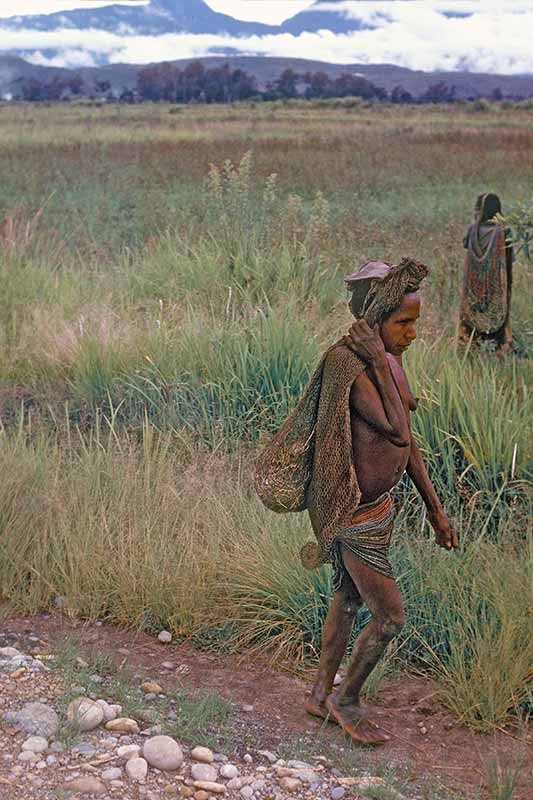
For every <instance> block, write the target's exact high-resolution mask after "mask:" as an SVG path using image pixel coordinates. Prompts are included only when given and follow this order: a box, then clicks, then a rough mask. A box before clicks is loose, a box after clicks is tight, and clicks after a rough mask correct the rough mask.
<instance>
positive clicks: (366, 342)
mask: <svg viewBox="0 0 533 800" xmlns="http://www.w3.org/2000/svg"><path fill="white" fill-rule="evenodd" d="M343 342H344V344H345V345H346V347H348V348H349V349H350V350H351V351H352V353H355V355H356V356H359V358H361V359H363V361H366V363H367V364H370V365H377V364H380V363H384V362H385V359H386V354H385V346H384V344H383V340H382V338H381V336H380V335H379V325H374V327H373V328H371V327H370V325H369V324H368V322H367V321H366V320H365V319H358V320H356V321H355V322H354V323H353V324H352V326H351V328H350V330H349V332H348V334H347V335H346V336H343Z"/></svg>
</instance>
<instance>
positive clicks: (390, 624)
mask: <svg viewBox="0 0 533 800" xmlns="http://www.w3.org/2000/svg"><path fill="white" fill-rule="evenodd" d="M378 624H379V632H380V635H381V638H382V639H383V640H384V641H386V642H390V641H392V639H394V638H395V637H396V636H398V635H399V634H400V633H401V632H402V628H403V626H404V625H405V612H404V610H403V608H398V609H395V610H394V611H390V612H389V613H388V614H385V615H384V616H383V617H382V618H381V619H380V620H379V621H378Z"/></svg>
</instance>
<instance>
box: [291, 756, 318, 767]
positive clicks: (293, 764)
mask: <svg viewBox="0 0 533 800" xmlns="http://www.w3.org/2000/svg"><path fill="white" fill-rule="evenodd" d="M287 766H288V767H289V769H313V766H312V764H308V763H307V761H298V760H297V759H295V758H292V759H291V760H290V761H287Z"/></svg>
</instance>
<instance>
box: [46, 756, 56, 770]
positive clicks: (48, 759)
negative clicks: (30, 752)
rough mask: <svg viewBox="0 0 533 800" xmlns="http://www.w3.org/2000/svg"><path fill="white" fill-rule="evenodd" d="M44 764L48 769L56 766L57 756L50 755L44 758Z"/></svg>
mask: <svg viewBox="0 0 533 800" xmlns="http://www.w3.org/2000/svg"><path fill="white" fill-rule="evenodd" d="M46 763H47V764H48V766H49V767H54V766H55V765H56V764H57V756H54V755H50V756H46Z"/></svg>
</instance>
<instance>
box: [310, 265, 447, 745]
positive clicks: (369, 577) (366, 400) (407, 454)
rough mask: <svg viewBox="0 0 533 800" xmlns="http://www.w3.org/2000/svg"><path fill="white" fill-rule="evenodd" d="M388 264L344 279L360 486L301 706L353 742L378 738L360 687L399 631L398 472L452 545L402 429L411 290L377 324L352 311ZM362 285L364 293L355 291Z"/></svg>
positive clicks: (339, 543)
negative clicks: (363, 610) (344, 667)
mask: <svg viewBox="0 0 533 800" xmlns="http://www.w3.org/2000/svg"><path fill="white" fill-rule="evenodd" d="M390 269H391V267H390V265H388V264H384V263H383V262H369V263H368V264H366V265H364V266H363V268H362V269H361V270H360V271H359V272H358V273H354V275H351V276H349V277H348V278H347V279H346V282H347V285H348V288H349V289H352V291H353V295H352V301H351V310H352V313H353V314H354V316H355V317H356V321H355V322H354V323H353V325H352V327H351V329H350V333H349V335H348V336H346V337H344V340H343V341H344V345H345V346H346V345H347V346H348V347H349V348H350V350H352V352H353V353H355V355H356V356H358V357H359V358H360V359H361V360H362V361H363V362H364V363H365V364H366V365H367V368H366V369H365V370H364V371H362V372H361V373H360V374H359V375H358V377H357V378H356V379H355V381H354V382H353V385H352V386H351V390H350V396H349V407H350V419H351V438H352V442H351V445H352V448H351V449H352V458H353V465H354V467H355V473H356V475H357V481H358V484H359V489H360V493H361V499H360V504H359V505H358V507H357V509H356V510H355V512H354V516H353V519H352V520H351V527H349V528H348V529H347V533H346V535H340V536H337V537H336V539H335V542H334V543H333V552H334V558H333V563H334V567H335V579H334V589H335V591H334V595H333V600H332V603H331V606H330V609H329V613H328V616H327V619H326V622H325V625H324V629H323V633H322V652H321V657H320V663H319V668H318V674H317V677H316V681H315V683H314V686H313V688H312V690H311V692H310V694H309V696H308V698H307V700H306V709H307V711H308V712H309V713H310V714H313V715H316V716H320V717H324V718H326V717H329V718H330V719H332V720H333V721H336V722H337V723H338V724H339V725H341V726H342V728H343V729H344V730H345V731H346V733H347V734H349V735H350V736H351V737H352V738H353V739H354V740H356V741H359V742H361V743H364V744H374V745H375V744H382V743H383V742H385V741H386V740H387V739H388V736H387V735H386V734H385V733H384V732H383V731H382V730H380V729H379V727H378V726H377V725H376V724H375V723H374V722H373V721H371V719H370V718H369V714H368V711H367V710H365V709H364V708H363V707H362V706H361V704H360V695H361V690H362V688H363V685H364V683H365V681H366V679H367V678H368V676H369V675H370V673H371V672H372V670H373V669H374V667H375V666H376V664H377V663H378V661H379V659H380V658H381V656H382V655H383V653H384V651H385V649H386V647H387V645H388V643H389V642H390V641H391V640H392V639H393V638H394V637H395V636H396V635H397V634H398V633H399V632H400V631H401V629H402V626H403V624H404V621H405V614H404V608H403V604H402V600H401V597H400V593H399V591H398V587H397V585H396V581H395V579H394V577H393V575H392V570H391V568H390V565H389V564H388V560H387V550H388V544H389V540H390V534H391V532H392V500H391V497H390V494H389V492H390V490H391V489H392V488H393V487H394V486H395V485H396V484H397V483H398V481H399V480H400V478H401V476H402V474H403V472H404V471H407V474H408V475H409V477H410V478H411V480H412V481H413V483H414V484H415V486H416V488H417V489H418V491H419V492H420V495H421V497H422V499H423V501H424V503H425V505H426V507H427V511H428V519H429V522H430V523H431V525H432V527H433V529H434V531H435V535H436V542H437V544H438V545H439V546H440V547H443V548H445V549H447V550H451V549H453V548H455V547H457V545H458V540H457V535H456V533H455V531H454V529H453V527H452V525H451V524H450V521H449V520H448V518H447V516H446V514H445V513H444V511H443V509H442V506H441V504H440V502H439V499H438V497H437V495H436V493H435V490H434V488H433V485H432V484H431V481H430V479H429V476H428V473H427V471H426V468H425V466H424V463H423V461H422V457H421V454H420V450H419V449H418V446H417V444H416V442H415V441H414V439H413V437H412V435H411V429H410V424H409V413H410V411H412V410H414V409H415V408H416V401H415V399H414V397H413V396H412V394H411V391H410V389H409V385H408V382H407V378H406V375H405V373H404V371H403V367H402V358H403V355H404V353H405V352H406V350H407V349H408V347H409V346H410V345H411V344H412V343H413V341H414V340H415V338H416V324H417V321H418V318H419V315H420V304H421V300H420V295H419V293H418V291H408V292H407V293H405V294H403V296H402V297H400V298H399V300H398V304H397V305H396V307H394V308H393V310H392V311H388V312H387V313H386V314H385V315H384V316H383V318H381V319H378V322H377V324H375V325H374V326H373V327H370V325H369V324H368V322H367V321H366V320H365V319H364V318H360V317H361V315H362V312H363V310H364V308H365V304H366V295H365V289H366V288H368V289H369V290H371V289H372V287H374V288H375V286H376V285H377V284H379V282H380V281H382V280H384V279H385V278H386V277H387V275H388V272H389V270H390ZM361 290H363V291H361ZM363 603H365V604H366V605H367V607H368V609H369V610H370V612H371V615H372V619H371V621H370V623H369V624H368V625H367V626H366V627H365V628H364V629H363V631H362V632H361V634H360V635H359V637H358V639H357V640H356V643H355V645H354V648H353V653H352V657H351V661H350V665H349V667H348V671H347V674H346V676H345V677H344V679H343V681H342V683H341V684H340V686H339V687H338V689H337V690H336V691H333V692H332V688H333V681H334V678H335V674H336V672H337V670H338V668H339V665H340V663H341V660H342V658H343V656H344V653H345V650H346V647H347V644H348V641H349V638H350V635H351V632H352V628H353V625H354V622H355V620H356V617H357V613H358V611H359V608H360V607H361V606H362V604H363Z"/></svg>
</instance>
